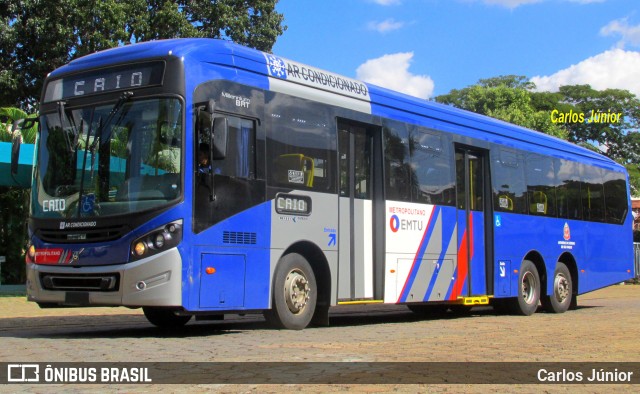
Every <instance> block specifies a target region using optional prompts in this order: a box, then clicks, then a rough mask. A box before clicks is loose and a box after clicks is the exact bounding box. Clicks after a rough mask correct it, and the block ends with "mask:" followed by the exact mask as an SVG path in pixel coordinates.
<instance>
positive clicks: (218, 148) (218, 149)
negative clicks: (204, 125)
mask: <svg viewBox="0 0 640 394" xmlns="http://www.w3.org/2000/svg"><path fill="white" fill-rule="evenodd" d="M228 135H229V120H228V119H227V118H215V119H214V120H213V135H212V136H211V154H212V159H213V160H220V159H224V158H225V157H226V156H227V137H228Z"/></svg>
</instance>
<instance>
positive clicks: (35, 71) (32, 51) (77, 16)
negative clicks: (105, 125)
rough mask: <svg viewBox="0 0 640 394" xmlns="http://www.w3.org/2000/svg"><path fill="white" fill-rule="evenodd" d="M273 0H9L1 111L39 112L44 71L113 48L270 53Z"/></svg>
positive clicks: (0, 52)
mask: <svg viewBox="0 0 640 394" xmlns="http://www.w3.org/2000/svg"><path fill="white" fill-rule="evenodd" d="M277 1H278V0H103V1H89V0H8V1H3V2H1V3H0V18H2V24H0V106H18V107H20V108H23V109H27V108H34V107H37V101H38V98H39V96H40V92H41V90H42V83H43V80H44V78H45V77H46V75H47V73H49V72H51V71H52V70H54V69H55V68H57V67H60V66H62V65H63V64H66V63H68V62H69V61H71V60H73V59H75V58H77V57H80V56H83V55H86V54H88V53H92V52H95V51H98V50H102V49H108V48H112V47H115V46H118V45H124V44H128V43H134V42H139V41H148V40H153V39H162V38H175V37H209V38H224V39H230V40H233V41H235V42H237V43H239V44H244V45H248V46H251V47H254V48H257V49H260V50H263V51H270V50H271V48H272V47H273V44H274V43H275V41H276V39H277V38H278V36H280V35H281V34H282V33H283V32H284V31H285V30H286V26H284V25H283V21H284V16H283V15H282V14H280V13H278V12H276V11H275V5H276V3H277Z"/></svg>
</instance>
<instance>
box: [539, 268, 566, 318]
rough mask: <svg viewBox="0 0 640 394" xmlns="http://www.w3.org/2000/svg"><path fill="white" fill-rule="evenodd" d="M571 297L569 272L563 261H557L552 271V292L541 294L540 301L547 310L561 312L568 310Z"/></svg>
mask: <svg viewBox="0 0 640 394" xmlns="http://www.w3.org/2000/svg"><path fill="white" fill-rule="evenodd" d="M572 298H573V283H572V281H571V273H570V272H569V268H567V266H566V265H565V264H564V263H561V262H558V263H557V265H556V270H555V272H554V273H553V293H552V294H551V295H550V296H547V295H545V296H542V298H541V299H540V301H541V302H542V306H543V307H544V309H545V310H546V311H547V312H551V313H563V312H566V311H567V310H569V307H570V306H571V303H572Z"/></svg>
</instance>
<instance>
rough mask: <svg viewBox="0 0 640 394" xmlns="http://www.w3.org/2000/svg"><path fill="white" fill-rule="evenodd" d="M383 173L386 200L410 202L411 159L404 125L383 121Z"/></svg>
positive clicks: (407, 135) (407, 134)
mask: <svg viewBox="0 0 640 394" xmlns="http://www.w3.org/2000/svg"><path fill="white" fill-rule="evenodd" d="M383 133H384V141H385V144H384V165H385V168H384V173H385V186H386V194H387V199H388V200H396V201H411V184H412V182H411V175H412V174H413V172H412V169H411V157H410V154H409V144H408V141H409V133H408V131H407V128H406V125H405V124H403V123H400V122H393V121H388V120H385V123H384V125H383Z"/></svg>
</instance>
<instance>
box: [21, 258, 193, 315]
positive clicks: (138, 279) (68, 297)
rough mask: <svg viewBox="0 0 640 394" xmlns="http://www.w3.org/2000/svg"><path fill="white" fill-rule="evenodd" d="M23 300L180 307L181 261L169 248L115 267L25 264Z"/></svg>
mask: <svg viewBox="0 0 640 394" xmlns="http://www.w3.org/2000/svg"><path fill="white" fill-rule="evenodd" d="M27 298H28V300H29V301H34V302H37V303H39V304H44V305H50V306H53V305H62V306H129V307H139V306H182V258H181V257H180V253H179V252H178V250H177V249H176V248H173V249H169V250H167V251H165V252H162V253H159V254H157V255H154V256H151V257H148V258H146V259H142V260H139V261H135V262H132V263H127V264H119V265H109V266H95V267H64V266H53V265H39V264H32V263H28V264H27Z"/></svg>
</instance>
